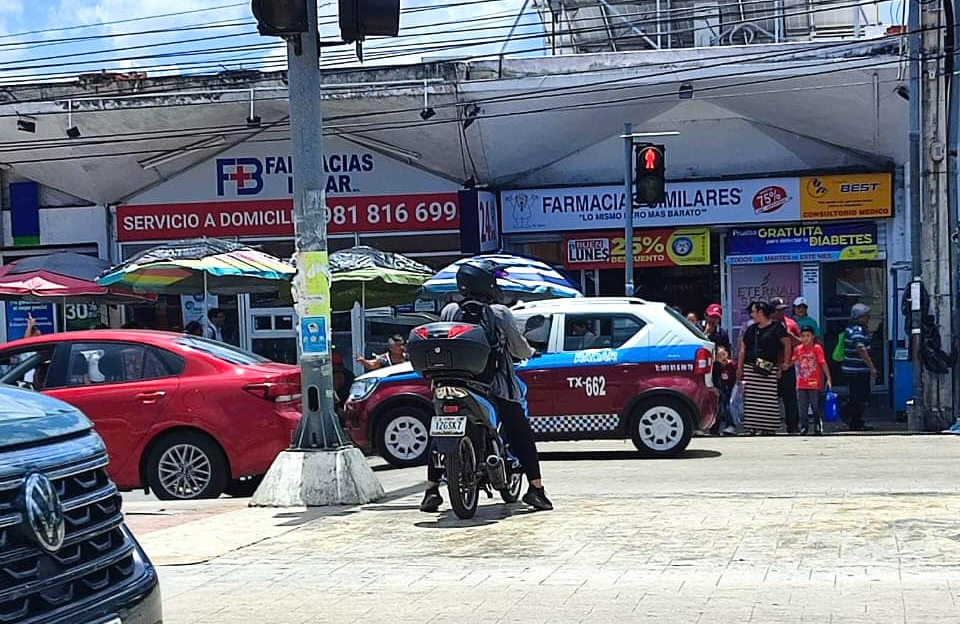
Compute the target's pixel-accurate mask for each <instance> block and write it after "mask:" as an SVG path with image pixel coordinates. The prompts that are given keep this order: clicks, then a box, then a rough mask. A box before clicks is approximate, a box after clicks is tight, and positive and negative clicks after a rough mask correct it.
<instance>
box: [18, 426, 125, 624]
mask: <svg viewBox="0 0 960 624" xmlns="http://www.w3.org/2000/svg"><path fill="white" fill-rule="evenodd" d="M64 447H67V448H64ZM71 449H72V450H74V451H76V453H71V452H70V450H71ZM80 453H83V454H80ZM9 455H12V456H13V457H12V458H10V457H8V454H5V455H4V457H3V459H4V463H7V462H8V460H9V459H12V465H13V466H14V467H17V466H18V464H19V467H20V469H21V474H19V475H13V476H9V475H6V474H2V475H0V624H6V623H8V622H22V621H26V620H31V619H34V618H39V617H43V616H44V615H46V614H48V613H50V612H52V611H54V610H56V609H58V608H60V607H62V606H64V605H66V604H68V603H72V602H75V601H79V600H85V599H88V598H92V597H95V596H96V595H97V594H99V593H101V592H104V591H106V590H107V589H109V588H110V587H112V586H115V585H117V584H118V583H122V582H123V581H125V580H126V579H128V578H130V577H131V576H132V575H133V573H134V561H133V553H134V545H133V542H132V541H131V540H130V539H129V538H128V537H127V535H126V533H124V531H123V529H122V528H121V525H122V523H123V516H122V514H121V513H120V504H121V499H120V495H119V494H118V492H117V488H116V486H115V485H114V484H113V483H112V482H111V481H110V480H109V478H108V477H107V474H106V471H105V470H104V467H105V466H106V465H107V455H106V453H105V452H104V450H103V445H102V443H101V442H100V441H99V439H98V438H96V437H95V436H93V435H90V436H86V437H84V438H80V439H76V440H70V441H67V442H63V443H61V444H58V445H51V446H49V447H39V448H33V449H27V450H23V451H15V452H13V453H10V454H9ZM45 455H46V456H47V457H45ZM50 455H53V456H52V457H50ZM78 457H80V458H81V459H80V460H77V458H78ZM67 458H69V460H68V459H67ZM31 472H42V473H43V474H44V475H46V477H47V478H48V479H50V481H51V482H52V483H53V484H54V487H55V488H56V490H57V493H58V495H59V496H60V501H61V503H62V505H63V510H64V516H65V520H66V537H65V540H64V542H63V546H62V547H61V548H60V550H59V551H58V552H57V553H55V554H48V553H46V552H45V551H43V550H40V549H39V548H38V547H37V546H35V545H34V544H33V543H32V542H31V541H30V540H29V539H27V535H28V534H29V529H28V528H27V527H26V525H25V519H24V518H23V514H22V513H21V511H22V510H21V507H20V504H19V499H20V497H21V495H22V486H23V482H24V479H25V477H26V476H27V475H28V474H30V473H31Z"/></svg>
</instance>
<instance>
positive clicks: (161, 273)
mask: <svg viewBox="0 0 960 624" xmlns="http://www.w3.org/2000/svg"><path fill="white" fill-rule="evenodd" d="M295 272H296V270H295V269H294V267H293V266H292V265H290V264H287V263H286V262H283V261H282V260H280V259H279V258H275V257H273V256H271V255H269V254H266V253H263V252H262V251H258V250H256V249H253V248H252V247H248V246H246V245H242V244H239V243H234V242H230V241H224V240H219V239H216V238H199V239H191V240H182V241H175V242H171V243H167V244H164V245H160V246H158V247H154V248H152V249H148V250H147V251H144V252H141V253H139V254H137V255H136V256H134V257H133V258H131V259H130V260H127V261H126V262H124V263H123V264H121V265H119V266H116V267H114V268H112V269H110V270H109V271H107V272H106V273H105V274H103V275H102V276H100V278H99V279H97V283H98V284H100V285H101V286H116V285H122V286H126V287H128V288H132V289H133V290H134V291H135V292H149V293H161V294H171V295H187V294H198V293H213V294H218V295H236V294H241V293H250V292H272V291H275V290H276V289H277V286H278V282H282V281H288V280H291V279H293V275H294V273H295Z"/></svg>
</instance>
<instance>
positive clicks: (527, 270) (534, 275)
mask: <svg viewBox="0 0 960 624" xmlns="http://www.w3.org/2000/svg"><path fill="white" fill-rule="evenodd" d="M468 260H490V261H491V262H493V263H495V264H496V265H497V267H498V268H499V269H500V270H501V273H502V275H500V276H498V277H497V285H498V286H499V287H500V289H501V290H502V291H504V292H505V293H508V294H512V295H515V296H516V297H517V298H520V299H524V300H526V301H533V300H537V299H553V298H559V297H582V296H583V294H582V293H581V292H580V291H579V290H578V289H577V287H576V286H575V285H574V284H573V283H572V282H571V281H570V280H568V279H567V278H565V277H564V276H562V275H560V273H559V272H557V270H556V269H554V268H553V267H551V266H550V265H548V264H545V263H543V262H540V261H539V260H533V259H531V258H523V257H521V256H511V255H505V254H490V255H483V256H474V257H473V258H464V259H462V260H458V261H456V262H454V263H453V264H451V265H450V266H448V267H446V268H445V269H443V270H442V271H440V272H439V273H437V274H436V275H434V276H433V277H432V278H430V279H429V280H427V282H426V283H424V285H423V287H422V288H421V289H420V296H421V297H422V298H424V299H444V298H446V297H448V296H451V295H455V294H456V293H457V271H458V270H459V269H460V265H462V264H463V263H464V262H467V261H468Z"/></svg>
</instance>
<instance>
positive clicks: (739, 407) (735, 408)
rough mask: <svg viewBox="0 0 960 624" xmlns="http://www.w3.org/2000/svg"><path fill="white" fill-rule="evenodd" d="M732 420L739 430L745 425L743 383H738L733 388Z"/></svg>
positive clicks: (731, 399) (731, 401)
mask: <svg viewBox="0 0 960 624" xmlns="http://www.w3.org/2000/svg"><path fill="white" fill-rule="evenodd" d="M730 420H731V423H730V424H732V425H733V426H734V427H736V428H737V429H739V428H740V427H741V425H743V383H742V382H741V383H738V384H737V385H735V386H734V387H733V394H732V395H731V396H730Z"/></svg>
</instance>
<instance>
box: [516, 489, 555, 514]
mask: <svg viewBox="0 0 960 624" xmlns="http://www.w3.org/2000/svg"><path fill="white" fill-rule="evenodd" d="M523 502H524V503H526V504H527V505H530V506H531V507H533V508H534V509H536V510H538V511H553V503H551V502H550V499H549V498H547V492H546V490H544V489H543V488H542V487H541V488H538V487H533V486H532V485H531V486H530V488H529V489H528V490H527V493H526V494H524V495H523Z"/></svg>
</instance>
